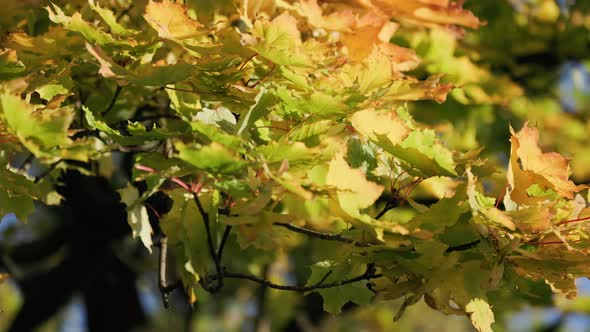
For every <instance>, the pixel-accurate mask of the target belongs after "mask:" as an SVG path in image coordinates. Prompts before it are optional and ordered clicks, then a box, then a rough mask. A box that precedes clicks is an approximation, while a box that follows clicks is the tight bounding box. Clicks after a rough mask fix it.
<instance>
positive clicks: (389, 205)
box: [375, 201, 398, 219]
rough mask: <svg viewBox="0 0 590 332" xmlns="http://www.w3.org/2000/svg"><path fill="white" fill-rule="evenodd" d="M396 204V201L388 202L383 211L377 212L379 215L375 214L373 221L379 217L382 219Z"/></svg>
mask: <svg viewBox="0 0 590 332" xmlns="http://www.w3.org/2000/svg"><path fill="white" fill-rule="evenodd" d="M397 205H398V204H397V202H396V201H388V202H387V204H385V207H384V208H383V210H381V211H379V213H377V215H376V216H375V219H380V218H381V217H383V216H384V215H385V213H387V211H389V210H391V209H393V208H395V207H397Z"/></svg>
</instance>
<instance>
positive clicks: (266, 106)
mask: <svg viewBox="0 0 590 332" xmlns="http://www.w3.org/2000/svg"><path fill="white" fill-rule="evenodd" d="M275 103H276V98H275V96H274V95H273V94H272V93H269V92H267V91H265V90H264V89H261V90H260V93H259V94H258V95H257V96H256V104H254V106H252V107H251V108H250V110H248V112H247V113H246V114H244V115H243V116H241V117H240V121H238V125H237V127H238V129H237V131H236V133H237V134H238V135H244V134H245V133H246V132H247V130H250V129H251V128H252V126H253V125H254V122H256V121H258V120H259V119H260V118H262V117H263V116H265V115H267V114H268V113H269V112H270V107H271V106H273V105H274V104H275Z"/></svg>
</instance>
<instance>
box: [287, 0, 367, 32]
mask: <svg viewBox="0 0 590 332" xmlns="http://www.w3.org/2000/svg"><path fill="white" fill-rule="evenodd" d="M295 5H296V6H297V8H298V9H299V12H300V13H301V14H302V15H303V16H305V17H306V18H307V21H308V22H309V24H310V25H311V26H312V27H314V28H323V29H326V30H332V31H349V30H351V29H352V28H353V26H354V25H355V24H356V17H355V16H354V13H353V12H352V10H351V9H345V10H339V11H335V12H333V13H331V14H329V15H323V10H322V8H321V7H320V6H319V5H318V2H317V0H303V1H300V2H297V3H296V4H295Z"/></svg>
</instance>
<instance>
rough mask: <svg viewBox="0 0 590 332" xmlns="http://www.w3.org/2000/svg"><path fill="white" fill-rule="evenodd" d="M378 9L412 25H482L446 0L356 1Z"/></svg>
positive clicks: (456, 5) (473, 26) (469, 14)
mask: <svg viewBox="0 0 590 332" xmlns="http://www.w3.org/2000/svg"><path fill="white" fill-rule="evenodd" d="M357 1H358V2H365V3H368V4H369V5H370V6H371V7H373V8H375V7H376V8H379V9H380V10H381V11H383V12H384V13H385V14H386V15H389V16H390V17H394V18H397V19H401V20H408V21H410V22H412V23H416V24H420V25H425V26H433V25H448V24H455V25H459V26H464V27H469V28H478V27H479V26H480V25H482V23H481V22H480V21H479V19H478V18H477V17H476V16H475V15H473V13H471V12H470V11H468V10H465V9H463V8H462V7H461V5H460V4H457V3H455V2H449V1H447V0H429V1H421V0H357Z"/></svg>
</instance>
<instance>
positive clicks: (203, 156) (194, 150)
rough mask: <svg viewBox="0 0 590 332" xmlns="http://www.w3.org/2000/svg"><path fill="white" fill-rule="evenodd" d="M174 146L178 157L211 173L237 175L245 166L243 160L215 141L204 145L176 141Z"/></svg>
mask: <svg viewBox="0 0 590 332" xmlns="http://www.w3.org/2000/svg"><path fill="white" fill-rule="evenodd" d="M175 147H176V149H177V150H178V155H177V156H178V158H180V159H182V160H184V161H186V162H188V163H189V164H191V165H193V166H195V167H197V168H199V169H202V170H205V171H207V172H210V173H212V174H219V175H238V174H240V173H241V172H242V170H243V169H244V167H245V166H246V162H245V161H244V160H241V159H240V158H238V157H237V156H236V155H235V153H233V152H231V151H230V150H229V149H227V148H226V147H224V146H223V145H221V144H219V143H216V142H212V143H211V144H209V145H205V146H202V145H184V144H182V143H177V144H175Z"/></svg>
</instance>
